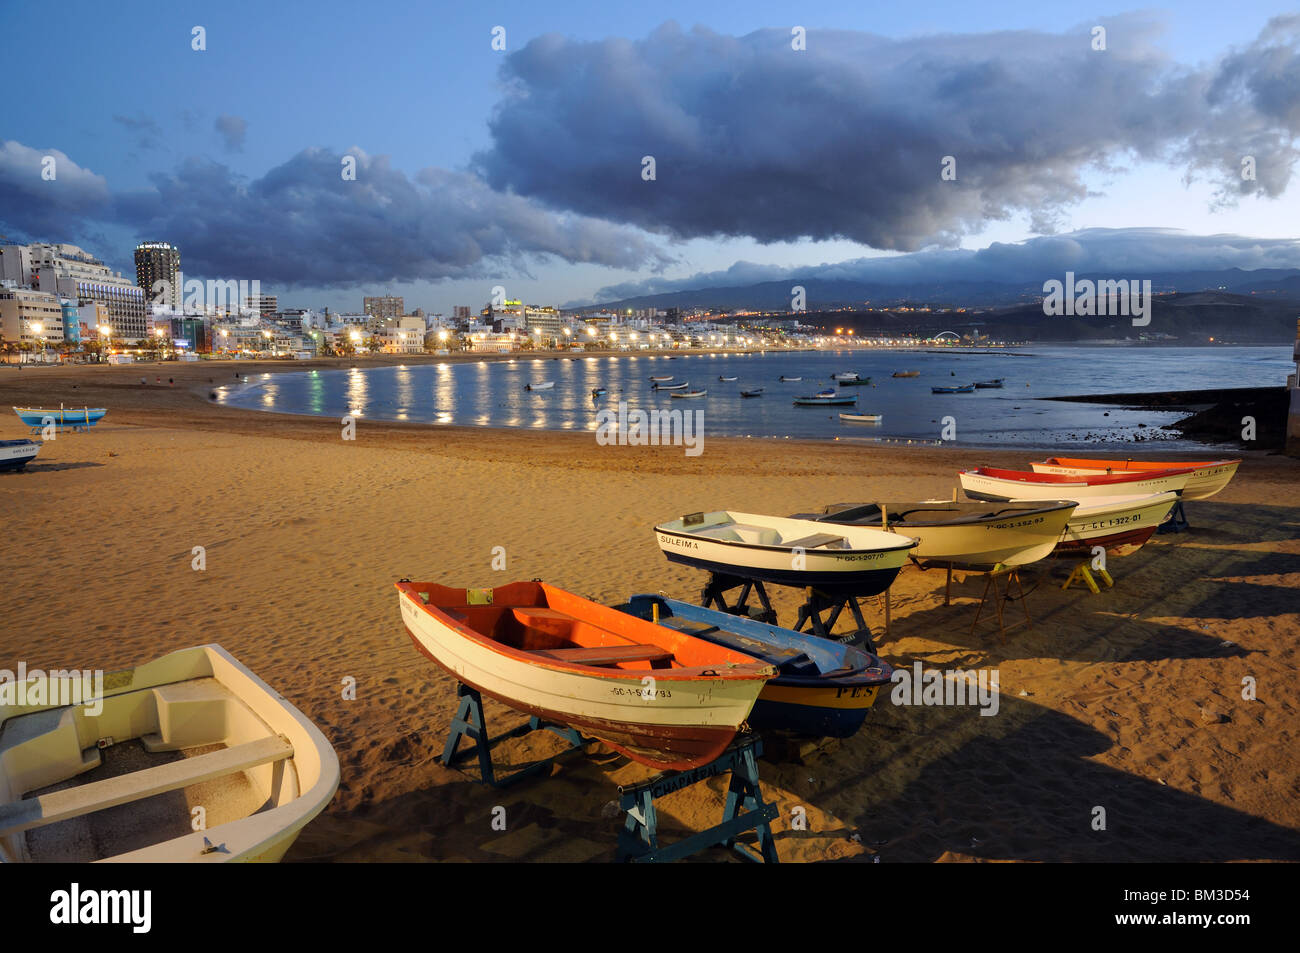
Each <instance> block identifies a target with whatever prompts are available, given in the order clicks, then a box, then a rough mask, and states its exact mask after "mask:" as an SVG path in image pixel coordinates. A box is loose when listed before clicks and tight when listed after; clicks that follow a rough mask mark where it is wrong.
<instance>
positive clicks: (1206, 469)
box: [1030, 457, 1241, 500]
mask: <svg viewBox="0 0 1300 953" xmlns="http://www.w3.org/2000/svg"><path fill="white" fill-rule="evenodd" d="M1240 464H1241V461H1240V460H1201V461H1197V462H1195V463H1178V462H1175V461H1172V460H1171V461H1159V460H1092V459H1083V458H1080V457H1049V458H1048V459H1046V460H1044V461H1043V462H1042V463H1031V464H1030V466H1032V467H1033V468H1034V472H1035V473H1057V474H1062V475H1065V476H1078V475H1087V476H1092V475H1106V474H1117V473H1119V474H1127V473H1151V472H1153V471H1156V470H1171V469H1173V470H1176V469H1182V468H1187V467H1190V468H1191V471H1192V473H1191V476H1189V477H1188V478H1187V486H1185V487H1184V488H1183V499H1184V500H1208V499H1209V498H1210V497H1212V496H1214V494H1216V493H1218V492H1219V491H1220V490H1222V489H1223V488H1224V487H1225V486H1227V485H1228V482H1229V481H1230V480H1231V479H1232V478H1233V477H1234V476H1235V475H1236V473H1237V467H1238V466H1240Z"/></svg>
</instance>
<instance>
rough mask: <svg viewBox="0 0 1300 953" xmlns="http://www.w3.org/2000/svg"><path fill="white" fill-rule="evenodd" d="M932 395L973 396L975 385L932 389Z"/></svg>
mask: <svg viewBox="0 0 1300 953" xmlns="http://www.w3.org/2000/svg"><path fill="white" fill-rule="evenodd" d="M930 393H931V394H973V393H975V385H974V384H958V385H955V386H953V387H931V388H930Z"/></svg>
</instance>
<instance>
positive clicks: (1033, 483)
mask: <svg viewBox="0 0 1300 953" xmlns="http://www.w3.org/2000/svg"><path fill="white" fill-rule="evenodd" d="M1191 473H1192V471H1191V470H1190V469H1180V470H1153V471H1146V472H1140V473H1116V474H1092V475H1089V474H1079V475H1077V476H1070V475H1066V474H1058V473H1034V472H1032V471H1025V470H1000V469H997V468H995V467H977V468H975V469H974V470H963V471H961V473H960V474H958V478H959V479H960V480H961V486H962V490H964V491H965V493H966V495H967V496H968V497H970V498H971V499H972V500H1059V499H1067V500H1078V501H1079V502H1081V503H1082V502H1083V501H1084V500H1085V499H1087V498H1090V497H1094V496H1115V495H1117V494H1123V495H1132V494H1135V493H1144V494H1150V493H1164V492H1165V491H1173V492H1175V493H1179V492H1181V491H1182V489H1183V487H1185V486H1186V485H1187V480H1188V478H1189V477H1190V476H1191Z"/></svg>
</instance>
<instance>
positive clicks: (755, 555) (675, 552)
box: [655, 510, 916, 596]
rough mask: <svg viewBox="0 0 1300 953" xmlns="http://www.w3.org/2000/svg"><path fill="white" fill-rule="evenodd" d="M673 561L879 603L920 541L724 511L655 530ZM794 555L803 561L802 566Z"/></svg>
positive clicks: (862, 528)
mask: <svg viewBox="0 0 1300 953" xmlns="http://www.w3.org/2000/svg"><path fill="white" fill-rule="evenodd" d="M655 538H656V539H657V540H658V542H659V548H660V549H661V550H663V554H664V555H665V556H667V557H668V560H669V562H675V563H681V564H683V565H686V566H694V567H695V568H696V569H704V570H707V571H708V572H716V573H722V574H725V575H731V576H738V577H740V578H744V579H759V580H763V581H766V582H774V583H778V584H781V585H787V586H816V587H818V588H823V589H829V590H840V591H850V590H851V591H853V592H855V593H856V594H858V595H861V596H874V595H877V594H879V593H881V592H884V591H885V590H886V589H888V588H889V586H890V583H892V582H893V581H894V577H895V576H897V575H898V572H899V570H900V569H902V568H903V564H904V563H905V562H906V561H907V555H908V553H909V552H910V551H911V550H912V549H913V547H915V546H916V540H914V539H910V538H908V537H906V536H900V535H897V534H894V533H884V532H881V531H880V530H878V529H871V528H869V527H865V526H836V527H834V531H833V532H831V531H829V530H828V527H827V526H826V525H825V524H823V523H818V522H816V521H815V520H809V519H789V518H786V517H780V516H760V515H758V514H755V513H736V512H731V511H727V510H719V511H716V512H713V513H691V514H689V515H687V516H683V517H681V518H680V519H675V520H669V521H668V522H666V523H661V524H659V525H658V526H656V527H655ZM795 556H798V557H800V558H798V559H796V558H794V557H795Z"/></svg>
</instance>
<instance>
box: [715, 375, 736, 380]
mask: <svg viewBox="0 0 1300 953" xmlns="http://www.w3.org/2000/svg"><path fill="white" fill-rule="evenodd" d="M718 380H720V381H734V380H736V378H734V377H723V376H722V375H721V374H719V375H718Z"/></svg>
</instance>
